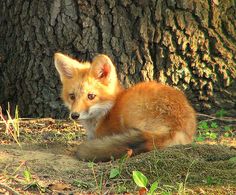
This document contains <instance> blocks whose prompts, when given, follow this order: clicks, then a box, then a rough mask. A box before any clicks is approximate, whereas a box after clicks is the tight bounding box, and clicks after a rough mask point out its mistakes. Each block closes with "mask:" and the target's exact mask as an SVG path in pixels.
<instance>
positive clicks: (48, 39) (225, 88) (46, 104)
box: [0, 0, 236, 117]
mask: <svg viewBox="0 0 236 195" xmlns="http://www.w3.org/2000/svg"><path fill="white" fill-rule="evenodd" d="M235 4H236V2H235V1H234V0H224V1H218V0H201V1H199V0H133V1H131V0H124V1H115V0H77V1H76V0H53V1H48V0H40V1H38V0H32V1H28V0H6V1H0V32H1V33H0V105H2V106H3V107H4V108H6V105H7V102H9V103H10V104H11V105H12V106H14V105H19V110H20V112H21V116H25V117H43V116H44V117H46V116H51V117H63V116H65V114H66V109H65V108H64V107H63V106H62V102H61V100H60V97H59V91H60V88H61V84H60V82H59V76H58V74H57V73H56V70H55V67H54V65H53V54H54V52H56V51H61V52H63V53H66V54H69V55H71V56H74V57H77V58H78V59H80V60H91V58H92V57H93V56H94V55H95V54H96V53H105V54H107V55H109V56H110V57H111V58H112V60H113V61H114V63H115V64H116V65H117V66H118V72H119V77H120V80H121V82H122V83H123V84H124V85H125V86H129V85H132V84H134V83H137V82H139V81H144V80H153V79H154V80H158V81H160V82H163V83H168V84H169V85H172V86H176V87H178V88H180V89H182V90H184V91H185V92H186V94H187V96H188V97H189V99H190V101H191V102H192V104H193V106H194V107H195V108H196V109H197V111H199V112H207V113H209V112H213V113H214V112H216V111H217V110H219V109H220V108H224V109H225V110H227V111H228V113H230V114H234V115H235V114H236V109H235V108H236V82H235V78H236V5H235Z"/></svg>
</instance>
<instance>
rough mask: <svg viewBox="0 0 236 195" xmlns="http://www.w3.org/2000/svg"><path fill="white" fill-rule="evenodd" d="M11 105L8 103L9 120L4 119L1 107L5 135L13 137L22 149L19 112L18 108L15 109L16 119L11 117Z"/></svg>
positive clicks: (0, 114) (0, 115) (0, 112)
mask: <svg viewBox="0 0 236 195" xmlns="http://www.w3.org/2000/svg"><path fill="white" fill-rule="evenodd" d="M10 110H11V109H10V104H9V103H8V109H7V111H6V112H7V119H6V117H4V115H3V113H2V108H1V107H0V118H1V119H2V121H3V123H4V124H5V133H6V134H7V135H11V136H12V137H13V139H14V140H15V142H16V143H17V144H18V145H19V146H20V147H21V144H20V142H19V137H20V127H19V124H20V119H19V111H18V106H16V108H15V116H14V118H13V117H11V114H10Z"/></svg>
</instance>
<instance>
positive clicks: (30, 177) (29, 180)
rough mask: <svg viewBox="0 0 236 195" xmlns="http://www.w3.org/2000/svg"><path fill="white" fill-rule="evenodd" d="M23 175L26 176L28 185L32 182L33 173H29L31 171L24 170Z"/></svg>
mask: <svg viewBox="0 0 236 195" xmlns="http://www.w3.org/2000/svg"><path fill="white" fill-rule="evenodd" d="M23 175H24V178H25V180H26V182H27V183H29V182H31V180H32V176H31V173H30V172H29V170H24V171H23Z"/></svg>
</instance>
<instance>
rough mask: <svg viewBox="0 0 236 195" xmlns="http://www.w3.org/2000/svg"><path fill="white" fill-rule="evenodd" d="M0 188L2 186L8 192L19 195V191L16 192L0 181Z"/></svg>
mask: <svg viewBox="0 0 236 195" xmlns="http://www.w3.org/2000/svg"><path fill="white" fill-rule="evenodd" d="M0 188H3V189H5V190H7V191H8V192H10V194H13V195H20V193H18V192H17V191H15V190H14V189H13V188H11V187H9V186H7V185H5V184H3V183H0Z"/></svg>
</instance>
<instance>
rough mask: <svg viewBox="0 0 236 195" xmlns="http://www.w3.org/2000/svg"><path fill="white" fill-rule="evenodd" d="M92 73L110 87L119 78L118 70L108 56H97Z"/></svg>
mask: <svg viewBox="0 0 236 195" xmlns="http://www.w3.org/2000/svg"><path fill="white" fill-rule="evenodd" d="M90 71H91V72H90V73H91V74H92V75H93V77H95V78H96V79H98V80H100V82H101V83H103V84H104V85H108V84H109V83H110V82H111V81H113V80H115V79H116V78H117V75H116V68H115V66H114V64H113V63H112V61H111V59H110V58H109V57H108V56H106V55H103V54H101V55H97V56H96V57H95V58H94V59H93V61H92V66H91V69H90Z"/></svg>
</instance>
